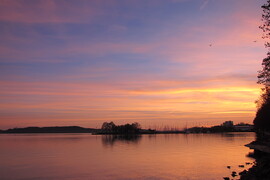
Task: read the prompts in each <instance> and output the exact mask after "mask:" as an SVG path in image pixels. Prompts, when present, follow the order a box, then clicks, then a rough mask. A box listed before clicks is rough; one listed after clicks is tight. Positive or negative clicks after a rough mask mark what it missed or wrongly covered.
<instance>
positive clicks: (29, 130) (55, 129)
mask: <svg viewBox="0 0 270 180" xmlns="http://www.w3.org/2000/svg"><path fill="white" fill-rule="evenodd" d="M211 128H212V127H210V128H205V127H193V128H189V129H186V130H183V131H180V130H178V131H158V130H151V129H141V130H140V131H139V132H137V133H110V132H102V130H101V129H94V128H84V127H80V126H52V127H25V128H12V129H8V130H0V134H51V133H58V134H61V133H89V134H93V135H140V134H214V133H227V132H254V131H253V129H252V130H248V131H243V130H235V129H219V130H218V131H211ZM194 129H195V130H196V131H194ZM212 129H213V128H212Z"/></svg>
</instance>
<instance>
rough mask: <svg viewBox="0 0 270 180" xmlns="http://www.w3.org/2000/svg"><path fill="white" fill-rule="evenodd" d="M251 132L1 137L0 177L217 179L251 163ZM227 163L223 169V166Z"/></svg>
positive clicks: (9, 179)
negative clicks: (248, 145) (127, 136)
mask: <svg viewBox="0 0 270 180" xmlns="http://www.w3.org/2000/svg"><path fill="white" fill-rule="evenodd" d="M253 140H254V133H226V134H187V135H185V134H158V135H142V136H139V137H133V138H122V137H112V136H101V135H89V134H19V135H0V160H1V163H0V179H1V180H18V179H20V180H36V179H37V180H45V179H46V180H73V179H74V180H86V179H87V180H89V179H97V180H102V179H117V180H118V179H119V180H122V179H123V180H124V179H134V180H135V179H136V180H137V179H146V180H156V179H166V180H167V179H183V180H185V179H187V180H206V179H207V180H211V179H213V180H216V179H223V177H225V176H229V175H230V173H231V172H232V171H233V170H235V171H238V172H239V170H244V169H245V168H246V169H247V168H248V167H250V166H245V168H239V167H238V165H240V164H245V163H246V162H253V160H252V159H250V158H248V157H247V156H246V155H247V154H248V153H249V152H250V150H249V149H248V148H247V147H245V146H244V145H245V144H247V143H249V142H251V141H253ZM228 165H230V166H232V168H231V169H227V168H226V166H228Z"/></svg>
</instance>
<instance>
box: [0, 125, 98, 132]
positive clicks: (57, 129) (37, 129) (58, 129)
mask: <svg viewBox="0 0 270 180" xmlns="http://www.w3.org/2000/svg"><path fill="white" fill-rule="evenodd" d="M96 131H97V129H93V128H83V127H80V126H55V127H25V128H13V129H8V130H0V133H94V132H96Z"/></svg>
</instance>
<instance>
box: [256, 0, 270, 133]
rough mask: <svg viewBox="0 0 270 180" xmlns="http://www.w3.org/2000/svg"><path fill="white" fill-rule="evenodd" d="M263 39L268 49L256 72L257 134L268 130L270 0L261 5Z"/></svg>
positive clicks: (269, 125) (269, 121)
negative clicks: (259, 85)
mask: <svg viewBox="0 0 270 180" xmlns="http://www.w3.org/2000/svg"><path fill="white" fill-rule="evenodd" d="M262 8H263V14H262V20H263V24H262V25H261V26H260V28H261V29H262V30H263V33H264V34H263V39H264V40H265V47H266V48H267V50H268V53H267V57H266V58H264V59H263V61H262V69H261V70H260V71H259V73H258V82H257V83H258V84H261V85H263V86H264V87H263V88H262V93H261V96H260V98H259V100H257V101H256V103H257V113H256V117H255V119H254V126H255V129H256V131H257V132H258V134H259V133H260V132H263V131H270V43H269V39H270V18H269V17H270V1H267V3H266V4H264V5H263V6H262Z"/></svg>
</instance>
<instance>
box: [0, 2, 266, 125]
mask: <svg viewBox="0 0 270 180" xmlns="http://www.w3.org/2000/svg"><path fill="white" fill-rule="evenodd" d="M264 2H265V1H263V0H259V1H257V0H46V1H45V0H0V129H7V128H13V127H25V126H56V125H58V126H62V125H63V126H64V125H65V126H66V125H78V126H83V127H94V128H96V127H100V126H101V124H102V123H103V122H104V121H114V122H115V123H116V124H122V123H132V122H139V123H140V124H141V125H142V126H143V127H144V128H149V127H151V128H155V127H156V128H158V127H163V126H165V125H168V126H170V127H179V128H183V127H185V126H186V125H187V126H210V125H216V124H220V123H222V122H223V121H226V120H232V121H234V122H235V123H238V122H247V123H252V121H253V118H254V115H255V112H256V105H255V104H254V101H255V100H256V99H257V98H258V96H259V94H260V86H258V85H257V84H256V81H257V77H256V76H257V71H258V70H260V67H261V61H262V59H263V58H264V57H265V56H266V49H265V48H264V45H263V44H264V41H263V40H262V39H261V36H262V32H261V30H260V29H259V28H258V26H259V25H260V24H261V14H262V10H261V8H260V6H261V5H262V4H263V3H264Z"/></svg>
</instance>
